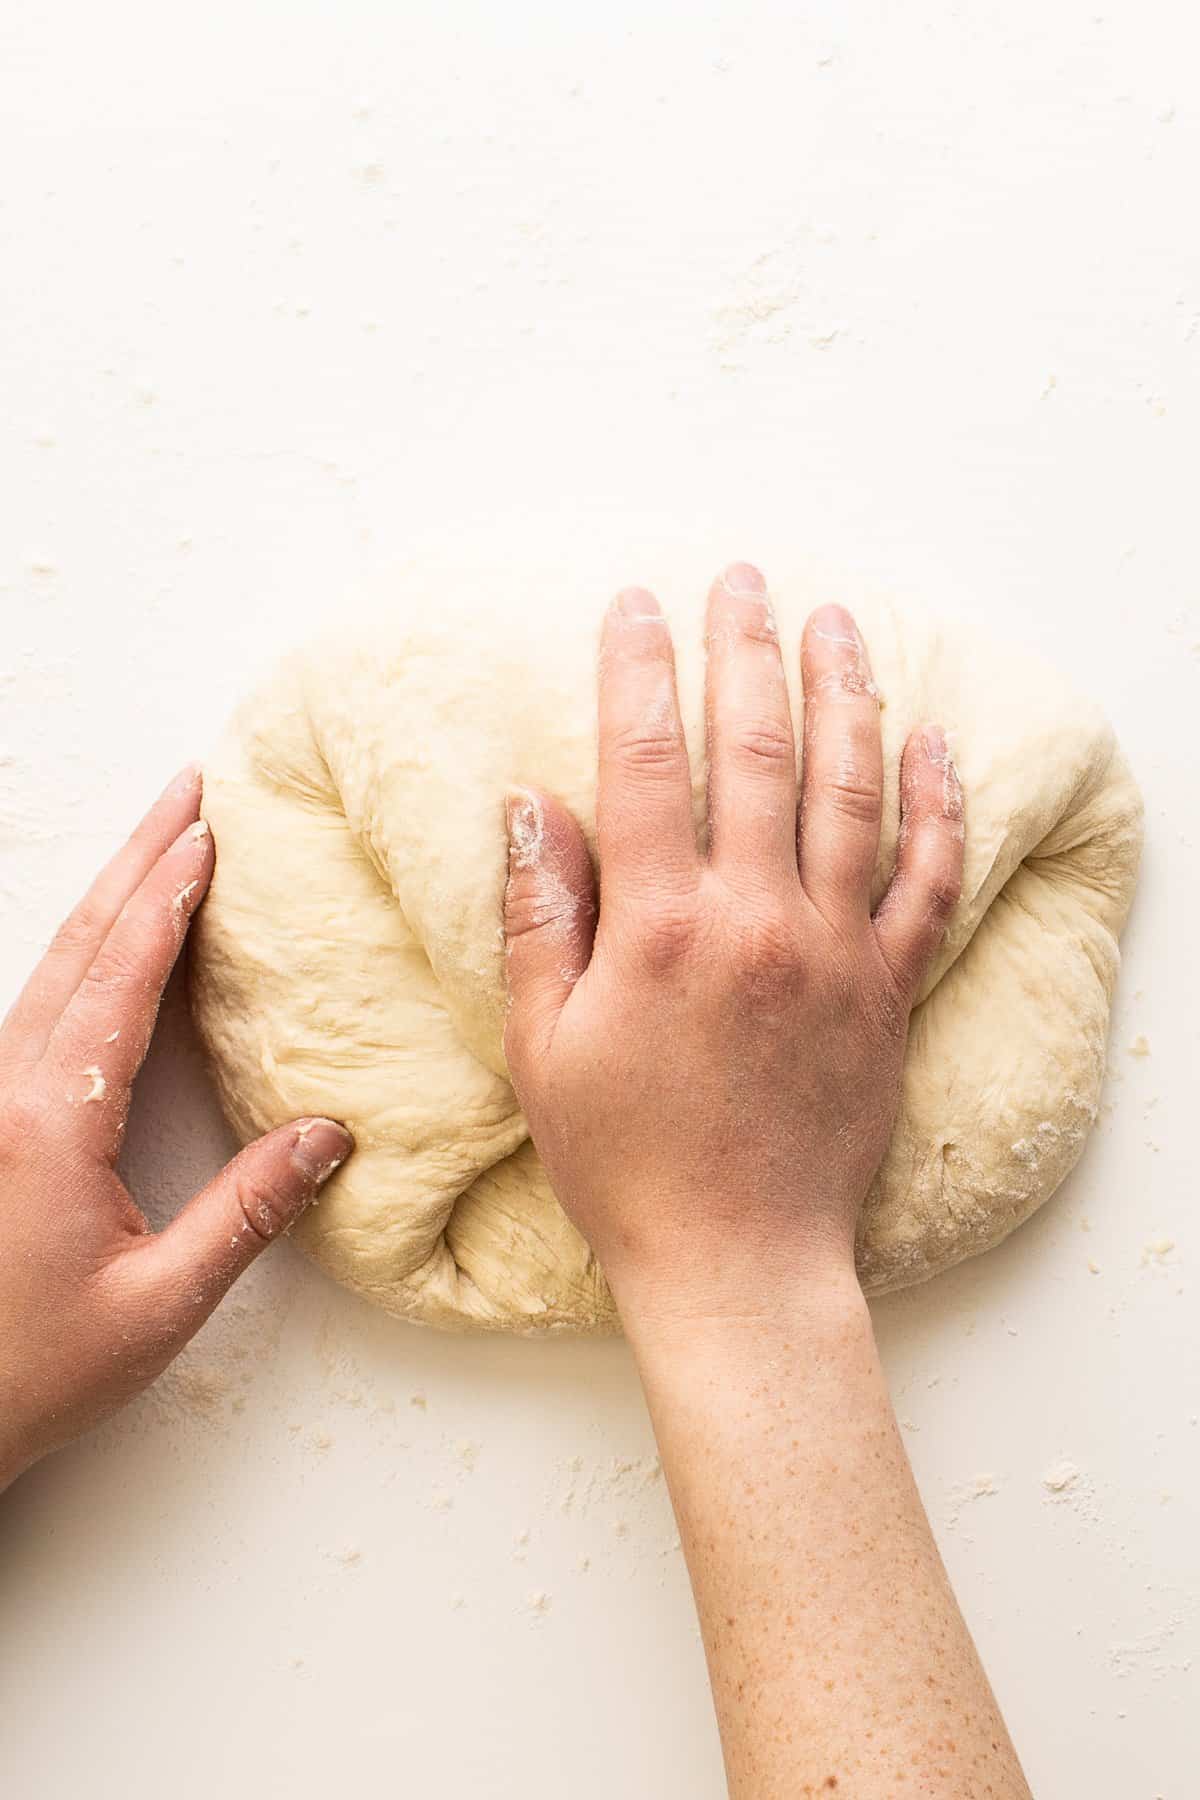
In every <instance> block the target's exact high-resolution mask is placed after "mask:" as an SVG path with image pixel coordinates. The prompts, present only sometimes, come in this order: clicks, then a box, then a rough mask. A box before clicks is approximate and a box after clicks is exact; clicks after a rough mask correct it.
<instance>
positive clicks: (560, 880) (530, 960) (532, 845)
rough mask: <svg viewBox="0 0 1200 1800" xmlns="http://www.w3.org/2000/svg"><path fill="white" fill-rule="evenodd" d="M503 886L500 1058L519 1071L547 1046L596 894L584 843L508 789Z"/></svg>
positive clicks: (566, 823) (566, 822) (571, 822)
mask: <svg viewBox="0 0 1200 1800" xmlns="http://www.w3.org/2000/svg"><path fill="white" fill-rule="evenodd" d="M505 807H506V815H507V824H508V882H507V885H506V886H505V890H504V950H505V956H506V959H507V969H508V998H509V1014H508V1020H507V1023H506V1026H505V1032H504V1043H505V1054H506V1055H507V1056H508V1059H509V1062H510V1063H516V1064H518V1065H519V1064H520V1063H521V1062H523V1060H524V1058H525V1056H526V1055H527V1054H528V1052H529V1051H530V1050H531V1049H532V1050H535V1051H536V1050H540V1049H543V1048H544V1047H545V1046H546V1045H548V1044H549V1041H550V1038H551V1035H552V1034H553V1031H554V1026H555V1023H556V1021H557V1019H558V1015H559V1013H560V1012H561V1011H562V1008H563V1005H564V1004H565V1002H566V1000H567V997H568V995H569V994H570V992H571V990H572V988H573V987H574V986H575V983H576V982H577V981H578V979H579V977H580V976H581V975H582V974H583V971H584V970H585V969H586V967H587V965H588V961H589V959H590V957H591V954H592V940H593V938H594V936H595V929H596V887H595V878H594V876H593V874H592V861H591V857H590V856H589V855H588V847H587V841H586V839H585V838H584V835H583V832H582V830H581V829H580V827H579V825H578V823H577V822H576V820H575V819H574V818H573V817H572V815H571V814H570V813H569V812H568V811H567V809H566V807H564V806H560V805H559V803H558V801H557V800H554V799H552V798H551V797H550V795H548V794H540V793H535V792H534V791H533V790H531V789H529V788H515V789H514V790H513V791H512V792H511V793H510V794H509V795H508V796H507V797H506V801H505Z"/></svg>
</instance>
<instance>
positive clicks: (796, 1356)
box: [505, 564, 1028, 1800]
mask: <svg viewBox="0 0 1200 1800" xmlns="http://www.w3.org/2000/svg"><path fill="white" fill-rule="evenodd" d="M767 606H768V603H767V595H766V584H765V582H764V581H763V579H762V577H761V575H759V574H758V572H757V571H755V570H753V569H752V568H751V567H750V566H749V565H747V564H739V565H735V567H734V569H732V570H730V571H729V572H728V573H727V575H726V576H725V577H724V578H722V579H720V580H718V581H717V582H716V583H715V584H714V587H713V590H712V593H711V594H710V597H709V615H708V627H709V629H708V652H709V654H708V676H707V686H706V718H707V726H708V744H707V748H708V765H709V781H708V805H707V813H708V818H707V824H708V832H707V841H706V843H705V845H704V847H703V848H700V847H698V845H697V841H696V831H695V821H694V818H693V811H692V780H691V771H690V768H689V765H688V757H687V751H686V746H685V743H684V738H683V732H682V727H681V724H680V720H679V714H678V706H677V703H675V702H674V679H673V659H672V650H671V644H670V636H669V633H668V632H667V631H666V629H665V627H664V625H663V623H662V621H661V619H660V618H659V617H658V616H657V609H656V606H655V603H654V601H653V597H652V596H651V595H649V594H648V593H646V592H644V591H643V590H627V591H626V592H625V593H624V594H622V595H620V596H618V599H617V601H616V602H615V603H614V605H613V607H612V608H611V609H610V612H609V614H608V617H607V619H606V622H605V629H604V639H603V647H602V653H601V658H600V752H599V765H600V767H599V782H598V788H597V808H596V822H597V839H598V850H599V861H600V883H601V885H600V898H601V905H600V910H599V915H598V918H596V919H595V920H593V916H592V912H591V905H592V902H593V901H594V898H595V888H594V883H593V872H592V868H591V864H590V860H589V858H588V856H587V853H586V848H585V847H584V840H583V834H582V831H581V830H580V828H579V826H578V825H577V824H576V823H575V822H574V821H573V819H572V818H571V816H570V814H568V813H567V812H566V811H565V810H564V809H563V808H562V807H561V806H560V805H559V804H558V802H556V801H555V800H554V799H553V798H552V797H551V796H549V795H541V796H535V797H532V798H530V799H529V801H528V802H527V804H528V808H529V811H528V813H527V814H525V813H519V814H518V816H517V819H516V825H517V830H516V832H515V833H514V838H513V849H512V853H511V855H510V865H509V881H508V888H507V893H506V917H507V920H508V922H509V939H508V973H509V991H510V995H511V1005H510V1009H509V1013H508V1022H507V1028H506V1032H505V1050H506V1054H507V1058H508V1063H509V1068H510V1070H511V1073H512V1078H513V1082H514V1085H515V1088H516V1092H517V1097H518V1099H519V1100H520V1102H521V1105H522V1108H523V1110H524V1113H525V1116H526V1118H527V1119H528V1121H529V1124H530V1128H531V1130H532V1133H533V1139H534V1142H535V1144H536V1145H537V1148H538V1150H539V1152H540V1155H541V1158H542V1161H543V1163H544V1165H545V1167H546V1169H547V1172H548V1174H549V1175H550V1178H551V1181H552V1183H553V1186H554V1191H555V1193H556V1194H557V1196H558V1198H559V1200H560V1201H561V1203H562V1205H563V1207H564V1208H565V1210H566V1211H567V1212H568V1214H569V1215H570V1217H571V1218H572V1219H573V1220H574V1222H575V1223H576V1225H577V1226H578V1227H579V1229H580V1230H581V1231H582V1233H583V1234H584V1236H585V1237H586V1238H587V1239H588V1241H589V1243H590V1244H591V1245H592V1248H593V1249H594V1250H595V1252H596V1254H597V1256H598V1258H599V1260H600V1262H601V1264H602V1265H603V1267H604V1270H605V1273H606V1274H607V1276H608V1279H609V1282H610V1284H611V1287H612V1290H613V1293H614V1296H615V1298H616V1301H617V1304H618V1307H619V1309H620V1313H621V1318H622V1322H623V1324H624V1326H625V1330H626V1334H627V1336H628V1338H629V1340H630V1343H631V1345H632V1347H633V1350H634V1353H635V1355H636V1357H637V1360H638V1365H639V1369H640V1372H641V1375H642V1379H643V1382H644V1384H645V1388H646V1393H647V1398H648V1400H649V1403H650V1408H651V1412H652V1415H653V1418H654V1423H655V1429H656V1434H657V1436H658V1442H659V1448H660V1451H661V1454H662V1461H663V1466H664V1469H665V1472H666V1475H667V1479H668V1483H669V1486H670V1490H671V1496H672V1500H673V1503H674V1506H675V1509H676V1513H677V1516H678V1519H679V1525H680V1535H681V1538H682V1541H683V1544H684V1548H685V1551H686V1554H687V1559H688V1566H689V1570H690V1573H691V1577H692V1583H693V1588H694V1590H695V1594H696V1599H697V1603H698V1607H699V1611H700V1618H701V1623H702V1628H703V1633H704V1639H705V1647H706V1651H707V1654H708V1663H709V1671H710V1675H711V1678H712V1684H713V1694H714V1698H715V1702H716V1708H717V1715H718V1720H719V1723H720V1726H721V1733H722V1742H723V1746H724V1750H725V1758H726V1769H727V1774H728V1778H729V1791H730V1794H731V1796H733V1797H734V1800H764V1797H765V1796H768V1795H776V1794H785V1793H786V1794H805V1793H809V1794H817V1793H825V1792H829V1791H833V1790H835V1789H836V1790H840V1791H842V1792H844V1793H854V1794H863V1795H866V1794H872V1795H875V1794H879V1795H882V1794H892V1793H896V1792H901V1791H908V1790H909V1789H910V1788H911V1789H912V1791H914V1792H916V1791H917V1790H919V1791H920V1792H922V1793H924V1794H929V1795H937V1796H939V1797H941V1800H951V1797H953V1800H964V1797H966V1796H970V1797H971V1800H983V1797H984V1796H985V1795H986V1796H991V1797H992V1800H1028V1789H1027V1787H1026V1785H1025V1783H1024V1780H1023V1778H1022V1776H1021V1772H1020V1768H1019V1765H1018V1763H1017V1760H1016V1756H1015V1754H1014V1752H1013V1749H1012V1746H1011V1744H1010V1743H1009V1741H1008V1738H1007V1734H1006V1732H1005V1729H1004V1725H1003V1721H1002V1720H1001V1718H1000V1715H999V1713H998V1711H997V1709H996V1704H995V1701H994V1699H993V1697H992V1695H991V1693H990V1690H989V1689H988V1686H987V1681H986V1678H985V1676H984V1674H983V1672H982V1670H981V1668H980V1666H979V1663H978V1659H977V1658H976V1656H975V1653H974V1649H973V1646H972V1644H971V1641H970V1637H969V1635H968V1633H967V1630H966V1627H965V1625H964V1623H963V1620H962V1618H961V1615H960V1614H959V1612H958V1609H957V1607H956V1605H955V1602H954V1598H953V1595H952V1593H951V1591H950V1588H949V1584H948V1582H947V1580H946V1576H945V1572H944V1570H943V1569H942V1567H941V1564H940V1562H939V1559H938V1555H937V1550H936V1547H935V1545H934V1542H933V1539H932V1536H931V1534H930V1531H929V1526H928V1522H927V1520H926V1518H925V1515H924V1512H923V1510H922V1507H921V1503H920V1499H919V1497H918V1495H917V1492H916V1489H915V1486H914V1484H913V1481H912V1476H911V1471H910V1469H909V1466H908V1462H907V1458H906V1455H905V1452H904V1449H903V1445H902V1442H901V1439H900V1435H899V1432H898V1430H897V1428H896V1423H895V1419H894V1416H893V1414H892V1411H891V1408H890V1404H889V1402H888V1398H887V1393H886V1389H885V1387H884V1383H883V1379H882V1374H881V1371H880V1368H879V1364H878V1358H877V1354H876V1351H875V1345H874V1341H873V1338H872V1334H871V1327H870V1318H869V1315H868V1313H867V1310H866V1307H865V1304H864V1302H863V1297H862V1293H861V1290H860V1289H859V1287H858V1282H857V1279H856V1275H855V1266H854V1237H855V1232H854V1226H855V1219H856V1215H857V1212H858V1208H859V1206H860V1204H861V1202H862V1199H863V1196H864V1194H865V1193H866V1190H867V1187H868V1185H869V1183H870V1180H871V1177H872V1175H873V1173H874V1169H875V1167H876V1165H877V1163H878V1161H879V1158H880V1157H881V1156H882V1154H883V1152H884V1148H885V1146H886V1144H887V1141H888V1137H889V1134H890V1131H891V1125H892V1120H893V1118H894V1115H895V1109H896V1104H897V1097H898V1089H899V1073H900V1066H901V1060H902V1057H903V1051H904V1041H905V1026H906V1022H907V1017H908V1011H909V1008H910V1007H911V1005H912V1003H913V999H914V996H915V995H916V993H917V991H918V989H919V987H920V984H921V981H922V980H923V978H924V975H925V972H926V970H927V969H928V967H929V964H930V961H931V959H932V957H933V955H934V953H935V951H936V949H937V947H938V944H939V943H940V940H941V937H942V933H943V930H944V927H945V924H946V921H947V919H948V918H949V916H950V912H951V910H952V908H953V906H954V903H955V900H956V897H957V893H958V883H959V880H960V874H961V865H962V850H963V835H962V824H963V818H962V806H961V792H960V790H959V788H958V785H957V779H956V777H955V776H954V775H953V774H952V773H951V767H952V765H951V763H950V759H949V756H948V751H947V748H946V744H945V739H944V736H942V734H941V733H939V732H937V731H936V730H935V729H933V728H929V729H926V730H924V731H918V732H915V733H914V734H913V735H912V737H911V738H910V740H909V743H908V745H907V746H906V749H905V756H904V774H903V779H902V794H901V805H902V811H903V818H904V821H905V830H904V833H903V835H902V839H901V844H900V848H899V852H898V866H897V871H896V876H895V879H894V880H893V881H892V883H891V885H890V886H889V888H888V890H887V893H886V894H885V896H884V898H883V901H882V902H881V904H880V906H879V907H878V908H877V909H876V910H875V913H874V914H873V915H872V913H871V909H870V890H871V882H872V877H873V873H874V868H875V863H876V859H877V854H878V846H879V832H880V818H881V811H882V788H883V763H882V753H881V744H880V727H879V696H878V693H877V690H876V688H875V684H874V682H873V680H872V678H871V673H870V665H869V662H868V659H867V654H866V649H865V646H864V645H863V643H862V640H861V637H860V636H859V633H858V630H857V627H856V625H855V623H854V621H853V619H851V618H850V616H849V615H848V614H847V613H845V612H843V611H842V610H841V609H839V608H825V609H822V611H821V612H820V613H818V614H817V615H816V616H815V617H814V618H813V619H811V620H810V621H809V626H808V628H807V630H806V632H805V636H804V641H803V647H802V654H801V675H802V681H803V687H804V694H805V702H806V704H805V713H804V719H805V756H804V762H803V771H802V780H801V783H800V793H799V795H798V794H797V779H796V759H795V750H794V746H793V742H792V731H791V710H790V706H789V701H788V691H787V681H786V675H785V671H784V669H783V666H782V661H781V657H780V651H779V645H778V640H777V638H776V637H775V635H774V633H773V632H772V631H771V630H770V629H768V628H767V624H766V621H767V619H768V616H769V615H768V610H767ZM664 694H669V695H670V696H671V704H669V705H666V706H664V704H663V698H662V697H663V695H664ZM797 800H799V826H798V827H797V818H796V813H797ZM563 888H565V889H567V890H568V892H571V891H573V892H574V893H575V894H576V896H577V898H578V900H579V902H580V905H579V906H578V908H577V909H576V910H575V911H574V912H572V911H571V909H570V908H569V907H568V906H566V905H565V904H563V901H562V897H561V890H562V889H563ZM547 895H552V896H553V897H554V903H553V905H552V906H549V907H547V906H546V905H545V898H546V896H547ZM539 914H543V915H544V916H545V917H546V919H547V921H548V922H549V926H550V929H549V930H548V931H547V932H546V933H545V934H544V935H543V934H542V933H541V932H540V931H539V930H538V928H537V925H536V920H537V918H538V916H539ZM571 932H574V933H575V935H576V939H577V941H576V943H575V946H574V950H573V954H572V956H571V958H570V961H571V963H572V965H573V966H577V967H579V968H580V969H581V971H582V973H581V974H580V975H579V978H578V979H577V980H576V981H574V982H564V981H563V979H562V966H563V959H562V944H563V936H564V934H569V933H571ZM848 1696H853V1698H852V1699H851V1698H848Z"/></svg>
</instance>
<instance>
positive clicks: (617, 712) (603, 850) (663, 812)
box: [596, 588, 699, 907]
mask: <svg viewBox="0 0 1200 1800" xmlns="http://www.w3.org/2000/svg"><path fill="white" fill-rule="evenodd" d="M596 832H597V837H598V840H599V847H600V882H601V890H602V894H603V899H604V904H605V906H606V907H607V906H608V904H609V900H610V897H611V899H612V901H613V902H614V904H615V905H617V906H620V905H622V904H624V902H625V901H627V900H628V899H630V898H634V899H636V898H637V897H638V896H639V895H640V896H644V895H645V894H647V893H648V892H649V893H653V892H658V891H661V889H662V888H663V886H664V885H666V884H670V883H672V882H683V881H685V880H686V879H687V878H688V877H689V876H690V875H693V874H694V873H695V871H696V870H697V868H698V866H699V859H698V857H697V854H696V836H695V829H694V827H693V824H692V784H691V773H690V770H689V768H688V756H687V746H686V744H685V743H684V738H683V727H682V725H681V723H680V719H679V700H678V696H677V695H676V692H675V656H674V652H673V650H672V647H671V634H670V631H669V630H668V629H667V622H666V620H665V619H664V618H663V616H662V612H661V610H660V608H659V604H658V601H657V600H656V599H655V598H654V596H653V594H649V593H647V592H646V590H645V589H644V588H627V589H626V590H625V592H624V593H621V594H618V595H617V598H616V599H615V600H614V601H613V603H612V605H611V606H610V607H609V610H608V613H607V615H606V617H605V621H604V631H603V635H602V638H601V644H600V774H599V783H598V786H597V792H596Z"/></svg>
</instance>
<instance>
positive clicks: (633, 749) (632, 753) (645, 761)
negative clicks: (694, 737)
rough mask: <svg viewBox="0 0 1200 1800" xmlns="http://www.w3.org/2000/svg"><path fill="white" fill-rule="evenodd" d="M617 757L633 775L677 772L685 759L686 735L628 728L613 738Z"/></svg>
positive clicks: (614, 754)
mask: <svg viewBox="0 0 1200 1800" xmlns="http://www.w3.org/2000/svg"><path fill="white" fill-rule="evenodd" d="M612 754H613V758H614V760H615V761H616V762H617V763H618V764H619V765H620V766H621V767H622V768H623V769H625V770H626V771H628V772H629V773H630V774H633V775H646V776H650V777H654V776H663V775H675V774H677V773H678V771H679V767H680V764H681V762H682V761H683V759H684V755H685V752H684V747H683V739H682V738H681V737H680V735H679V733H678V732H677V731H647V730H645V729H644V728H628V729H626V730H624V731H618V732H617V733H616V735H615V737H614V738H613V741H612Z"/></svg>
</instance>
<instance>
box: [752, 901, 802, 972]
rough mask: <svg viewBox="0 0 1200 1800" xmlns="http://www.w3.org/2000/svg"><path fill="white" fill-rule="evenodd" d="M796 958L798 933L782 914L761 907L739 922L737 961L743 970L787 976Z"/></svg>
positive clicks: (795, 965) (798, 962)
mask: <svg viewBox="0 0 1200 1800" xmlns="http://www.w3.org/2000/svg"><path fill="white" fill-rule="evenodd" d="M800 960H801V947H800V938H799V933H798V932H797V930H796V926H795V924H794V922H793V921H792V920H791V919H790V918H789V917H788V916H787V915H786V914H785V913H783V912H782V911H776V910H774V909H770V910H766V909H763V910H760V911H759V912H757V913H755V914H754V915H752V916H751V917H749V918H746V919H744V920H743V921H742V924H741V926H740V928H739V933H738V940H737V961H738V964H739V966H740V967H741V968H742V969H743V970H745V971H746V972H747V973H749V974H752V975H758V976H763V975H778V974H788V975H790V974H792V973H793V972H794V971H795V970H796V969H797V968H798V967H799V964H800Z"/></svg>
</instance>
